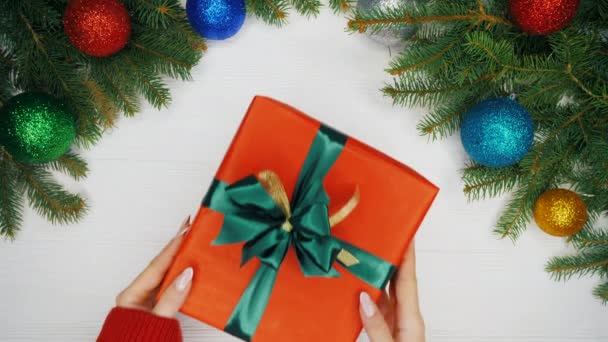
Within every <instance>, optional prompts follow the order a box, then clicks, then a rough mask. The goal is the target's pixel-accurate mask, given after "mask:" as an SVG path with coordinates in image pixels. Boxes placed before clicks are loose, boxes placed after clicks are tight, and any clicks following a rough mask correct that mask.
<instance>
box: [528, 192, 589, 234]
mask: <svg viewBox="0 0 608 342" xmlns="http://www.w3.org/2000/svg"><path fill="white" fill-rule="evenodd" d="M534 220H535V221H536V224H538V226H539V227H540V229H542V230H543V231H544V232H545V233H547V234H549V235H553V236H560V237H563V236H571V235H574V234H576V233H577V232H578V231H579V230H581V228H583V225H584V224H585V222H586V221H587V206H586V205H585V202H583V200H582V199H581V197H580V196H579V195H578V194H577V193H576V192H574V191H570V190H566V189H552V190H548V191H545V192H543V193H542V194H541V195H540V196H539V197H538V199H537V200H536V203H535V204H534Z"/></svg>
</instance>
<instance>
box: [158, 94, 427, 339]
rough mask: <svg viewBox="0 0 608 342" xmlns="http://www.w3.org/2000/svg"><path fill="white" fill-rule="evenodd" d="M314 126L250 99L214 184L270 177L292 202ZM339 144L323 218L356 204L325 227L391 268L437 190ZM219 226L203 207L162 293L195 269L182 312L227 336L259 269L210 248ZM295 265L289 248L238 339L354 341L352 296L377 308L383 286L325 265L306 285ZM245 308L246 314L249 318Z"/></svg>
mask: <svg viewBox="0 0 608 342" xmlns="http://www.w3.org/2000/svg"><path fill="white" fill-rule="evenodd" d="M322 127H324V126H322V125H321V123H319V122H318V121H316V120H314V119H312V118H310V117H308V116H306V115H304V114H302V113H301V112H299V111H298V110H296V109H294V108H292V107H289V106H287V105H285V104H282V103H280V102H277V101H275V100H272V99H270V98H266V97H259V96H258V97H256V98H254V100H253V102H252V103H251V105H250V107H249V110H248V112H247V115H246V116H245V118H244V119H243V122H242V124H241V126H240V128H239V130H238V132H237V134H236V136H235V138H234V140H233V142H232V144H231V146H230V148H229V149H228V152H227V153H226V156H225V158H224V161H223V162H222V164H221V166H220V168H219V170H218V171H217V174H216V181H215V182H220V183H222V184H235V183H238V182H239V180H242V179H243V178H245V177H247V176H248V175H255V174H258V173H259V172H260V171H262V170H272V171H273V172H274V173H275V174H276V175H278V177H279V178H280V180H281V183H282V185H283V186H284V188H285V190H286V194H287V196H289V197H290V200H292V201H293V198H292V194H293V193H294V188H296V183H297V182H299V181H298V179H299V175H300V172H301V170H302V169H303V163H304V161H305V160H307V158H308V157H309V151H310V150H311V145H312V144H313V142H314V141H316V139H318V136H319V132H320V131H322V130H323V129H322ZM338 134H339V133H338ZM342 143H343V147H342V150H341V152H340V153H339V155H338V156H337V159H335V161H334V162H333V164H332V165H331V168H330V169H329V171H328V172H327V174H326V175H325V176H324V178H323V179H322V181H323V183H322V184H323V187H324V189H325V191H326V193H327V195H328V197H329V199H330V202H329V209H328V211H329V213H330V214H333V213H335V212H337V211H338V210H339V209H340V208H341V207H342V206H344V204H345V203H348V202H349V199H350V200H352V196H353V191H354V190H355V189H357V191H358V194H359V197H358V204H357V205H356V207H355V208H354V209H353V210H352V211H351V212H349V213H348V215H347V216H346V217H345V218H344V219H343V220H342V221H341V222H339V223H337V224H336V225H335V226H334V227H333V228H331V237H332V239H333V238H335V239H337V240H338V241H344V242H346V243H347V244H350V245H352V246H356V248H358V249H361V250H363V251H364V252H366V253H369V254H371V255H373V256H374V257H377V258H379V259H382V260H383V261H384V262H386V263H387V264H389V265H390V264H392V265H394V266H395V267H396V266H397V265H400V264H401V262H402V258H403V254H404V251H405V249H406V248H407V246H408V245H409V243H410V241H411V240H412V238H413V236H414V234H415V233H416V230H417V229H418V227H419V225H420V223H421V221H422V219H423V218H424V216H425V214H426V212H427V211H428V209H429V207H430V205H431V203H432V202H433V199H434V198H435V196H436V194H437V192H438V188H437V187H435V186H434V185H433V184H431V183H430V182H429V181H427V180H426V179H425V178H423V177H422V176H420V175H419V174H417V173H416V172H415V171H413V170H412V169H410V168H409V167H407V166H405V165H403V164H401V163H399V162H397V161H395V160H393V159H391V158H390V157H388V156H386V155H384V154H382V153H380V152H378V151H376V150H374V149H373V148H370V147H369V146H367V145H365V144H363V143H361V142H359V141H357V140H355V139H353V138H351V137H346V136H344V141H342ZM258 178H259V177H258ZM214 184H216V183H214ZM212 188H215V186H212ZM212 190H213V189H210V193H211V192H212ZM207 197H209V194H208V196H207ZM224 223H225V222H224V214H223V213H222V212H219V211H217V210H213V209H210V208H208V207H206V206H204V205H203V206H201V208H200V210H199V212H198V214H197V216H196V218H195V219H194V221H193V223H192V227H191V229H190V231H189V232H188V234H187V235H186V237H185V239H184V241H183V244H182V246H181V248H180V251H179V252H178V254H177V256H176V258H175V261H174V263H173V265H172V266H171V268H170V270H169V272H168V274H167V277H166V281H165V282H164V284H163V289H164V288H165V287H166V286H168V285H169V284H170V283H171V282H172V281H173V280H174V278H175V277H176V276H177V275H179V273H181V271H183V270H184V269H185V268H186V267H193V268H194V275H195V276H194V280H193V283H192V289H191V293H190V295H189V297H188V299H187V301H186V303H185V304H184V306H183V307H182V312H183V313H185V314H187V315H189V316H192V317H194V318H196V319H198V320H200V321H203V322H205V323H208V324H210V325H212V326H215V327H217V328H218V329H222V330H228V331H229V332H231V333H233V334H235V332H234V331H233V330H234V329H232V331H231V330H230V329H227V325H228V324H232V323H229V321H231V320H233V316H234V312H235V308H236V307H237V305H239V304H240V303H241V302H242V298H241V297H243V296H245V297H246V295H244V292H246V289H247V288H248V286H249V285H250V283H251V282H252V281H253V278H254V277H255V275H256V272H257V271H258V270H259V269H260V268H261V267H262V266H264V267H266V266H267V265H266V264H262V263H261V262H260V261H259V259H258V258H253V259H251V260H250V261H248V262H247V263H245V264H244V265H243V266H241V257H242V253H243V248H244V246H245V245H246V244H245V242H241V243H232V244H224V245H217V244H213V241H214V240H215V239H216V238H217V237H218V235H219V234H220V231H221V230H222V229H223V228H222V226H223V224H224ZM295 229H298V228H297V227H296V228H295ZM216 242H217V241H216ZM346 249H349V248H346ZM350 251H351V252H352V251H353V250H350ZM334 254H335V253H334ZM347 254H349V253H347ZM355 255H359V254H357V253H355ZM351 256H352V255H351ZM298 257H299V256H297V255H296V252H294V248H289V250H288V251H287V254H286V256H285V257H284V260H282V263H281V264H280V266H279V267H278V268H277V269H276V281H275V282H274V284H273V286H272V291H271V292H270V295H269V298H268V302H267V305H265V306H264V307H263V313H262V315H261V319H260V321H259V322H256V323H255V329H254V331H253V333H252V336H242V334H236V335H239V337H241V338H243V339H246V340H247V339H250V340H252V341H290V342H300V341H301V342H304V341H306V342H308V341H354V340H355V339H356V337H357V336H358V334H359V332H360V330H361V322H360V318H359V310H358V305H359V303H358V298H359V293H360V292H361V291H366V292H368V293H369V294H370V295H371V297H372V298H373V299H374V300H376V301H377V300H378V298H379V297H380V295H381V292H382V290H381V289H380V288H379V287H381V286H372V285H371V284H369V283H368V282H366V281H363V280H362V279H361V277H360V276H358V275H355V274H353V273H352V270H349V268H351V267H350V266H345V264H344V263H342V262H341V261H340V262H338V261H336V262H335V263H334V264H333V266H334V268H335V270H337V272H338V273H339V275H340V276H339V277H324V276H320V277H307V276H305V275H304V273H303V271H302V269H301V266H300V265H301V264H300V263H299V260H298ZM334 257H335V255H334ZM340 260H341V259H340ZM355 260H356V261H357V262H358V260H357V259H356V258H355ZM373 268H374V267H371V269H372V271H374V270H373ZM355 273H356V272H355ZM388 276H390V274H387V277H388ZM257 291H259V290H257ZM161 292H162V291H161ZM260 293H261V292H260ZM253 294H254V295H253V296H254V297H255V296H257V295H258V293H256V292H255V291H253ZM257 299H258V298H256V300H257ZM240 305H241V306H243V304H240ZM252 305H253V304H251V303H249V304H247V305H245V306H244V307H245V308H247V310H248V309H250V307H251V306H252ZM247 310H246V311H247ZM247 323H249V322H247Z"/></svg>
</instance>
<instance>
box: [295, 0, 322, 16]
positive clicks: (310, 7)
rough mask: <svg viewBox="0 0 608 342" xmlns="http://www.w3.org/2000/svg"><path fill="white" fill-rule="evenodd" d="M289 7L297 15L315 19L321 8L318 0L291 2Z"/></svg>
mask: <svg viewBox="0 0 608 342" xmlns="http://www.w3.org/2000/svg"><path fill="white" fill-rule="evenodd" d="M291 5H292V6H293V7H294V8H295V9H296V11H298V13H300V14H302V15H304V16H306V17H316V16H317V15H318V14H319V9H320V8H321V2H320V1H319V0H291Z"/></svg>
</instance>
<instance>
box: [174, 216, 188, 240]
mask: <svg viewBox="0 0 608 342" xmlns="http://www.w3.org/2000/svg"><path fill="white" fill-rule="evenodd" d="M188 229H190V215H188V217H186V219H185V220H184V222H182V225H181V226H179V230H178V231H177V234H176V235H175V236H182V235H184V234H186V232H187V231H188Z"/></svg>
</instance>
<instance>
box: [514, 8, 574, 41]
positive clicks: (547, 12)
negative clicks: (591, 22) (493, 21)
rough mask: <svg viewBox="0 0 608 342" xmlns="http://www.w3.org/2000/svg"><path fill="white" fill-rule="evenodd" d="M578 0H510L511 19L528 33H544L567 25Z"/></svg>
mask: <svg viewBox="0 0 608 342" xmlns="http://www.w3.org/2000/svg"><path fill="white" fill-rule="evenodd" d="M579 3H580V0H510V1H509V10H510V12H511V16H512V17H513V21H514V22H515V23H516V24H517V26H519V28H520V29H521V30H522V31H524V32H526V33H529V34H534V35H545V34H549V33H552V32H555V31H559V30H561V29H562V28H564V27H565V26H566V25H568V24H569V23H570V22H571V21H572V19H574V16H575V15H576V10H577V9H578V5H579Z"/></svg>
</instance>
